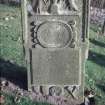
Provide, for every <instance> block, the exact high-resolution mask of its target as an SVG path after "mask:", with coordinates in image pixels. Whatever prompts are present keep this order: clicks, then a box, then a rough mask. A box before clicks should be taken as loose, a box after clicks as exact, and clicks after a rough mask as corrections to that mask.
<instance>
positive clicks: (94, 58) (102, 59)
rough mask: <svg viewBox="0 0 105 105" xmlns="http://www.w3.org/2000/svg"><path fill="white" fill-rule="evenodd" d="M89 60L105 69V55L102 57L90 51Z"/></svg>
mask: <svg viewBox="0 0 105 105" xmlns="http://www.w3.org/2000/svg"><path fill="white" fill-rule="evenodd" d="M88 60H91V61H93V62H94V63H96V64H98V65H100V66H102V67H105V55H101V54H98V53H96V52H93V51H89V57H88Z"/></svg>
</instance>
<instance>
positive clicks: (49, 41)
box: [37, 21, 72, 48]
mask: <svg viewBox="0 0 105 105" xmlns="http://www.w3.org/2000/svg"><path fill="white" fill-rule="evenodd" d="M37 38H38V40H39V42H40V44H42V45H43V46H44V47H51V48H52V47H57V48H62V47H65V46H67V45H68V44H70V42H71V40H72V30H71V27H70V26H69V25H68V24H65V23H63V22H59V21H47V22H44V23H43V24H41V25H40V26H39V28H38V30H37Z"/></svg>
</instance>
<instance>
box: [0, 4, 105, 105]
mask: <svg viewBox="0 0 105 105" xmlns="http://www.w3.org/2000/svg"><path fill="white" fill-rule="evenodd" d="M19 10H20V9H19V8H17V7H9V6H4V5H1V4H0V70H1V72H2V73H1V75H2V76H3V77H6V79H9V80H10V81H12V82H15V84H19V85H20V86H21V87H23V88H26V85H27V83H24V81H25V80H26V79H27V78H26V68H25V63H24V54H23V46H22V30H21V22H19V21H20V20H21V12H20V11H19ZM11 30H12V31H11ZM98 30H99V27H97V26H96V25H94V24H91V27H90V50H89V58H88V60H87V62H86V75H85V77H86V79H85V81H86V82H85V83H86V84H85V88H88V89H92V90H93V91H94V92H95V98H96V103H98V104H97V105H105V36H102V35H100V34H99V32H98ZM11 74H12V75H11ZM18 75H19V76H18ZM16 80H18V81H16ZM20 81H21V82H23V83H24V84H23V83H22V84H21V82H20ZM3 94H4V93H3ZM4 96H5V94H4ZM12 99H13V97H12V96H11V95H6V100H7V101H6V102H7V103H6V104H5V105H12V104H13V103H12ZM22 100H24V101H22V103H21V105H29V104H28V103H30V105H31V104H32V105H44V104H35V103H33V102H31V101H30V100H28V99H25V98H23V99H22ZM13 105H14V104H13ZM16 105H20V104H16ZM45 105H46V104H45Z"/></svg>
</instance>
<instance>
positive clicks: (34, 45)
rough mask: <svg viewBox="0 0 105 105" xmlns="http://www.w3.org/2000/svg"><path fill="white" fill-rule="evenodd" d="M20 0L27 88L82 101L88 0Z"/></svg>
mask: <svg viewBox="0 0 105 105" xmlns="http://www.w3.org/2000/svg"><path fill="white" fill-rule="evenodd" d="M22 2H23V3H22V4H23V7H24V8H23V16H24V21H23V23H24V25H23V26H24V27H23V31H24V36H23V41H24V48H25V58H26V63H27V69H28V88H29V89H33V90H35V89H36V87H37V90H38V89H39V91H40V90H41V92H42V93H43V94H49V95H58V96H60V95H61V96H62V95H63V96H64V97H67V98H69V99H74V100H78V101H80V102H81V101H83V88H84V67H85V60H86V58H87V56H88V26H89V24H88V21H89V17H88V15H89V0H31V1H30V2H29V4H28V5H27V3H26V0H23V1H22ZM27 7H28V10H29V11H28V12H27V11H26V8H27ZM40 86H41V87H40Z"/></svg>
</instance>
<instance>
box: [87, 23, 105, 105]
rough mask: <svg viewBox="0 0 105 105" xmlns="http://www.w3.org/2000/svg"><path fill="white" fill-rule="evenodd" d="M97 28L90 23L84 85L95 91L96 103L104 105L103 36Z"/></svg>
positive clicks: (104, 63)
mask: <svg viewBox="0 0 105 105" xmlns="http://www.w3.org/2000/svg"><path fill="white" fill-rule="evenodd" d="M98 29H99V28H98V27H97V26H95V25H92V24H91V27H90V50H89V58H88V60H87V63H86V87H87V88H90V89H93V90H94V91H95V93H96V103H97V105H105V36H102V35H99V34H98Z"/></svg>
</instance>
